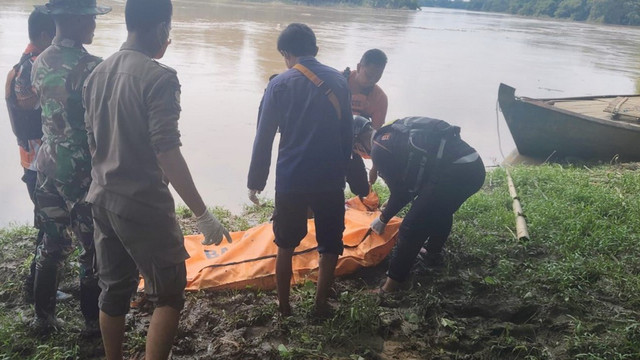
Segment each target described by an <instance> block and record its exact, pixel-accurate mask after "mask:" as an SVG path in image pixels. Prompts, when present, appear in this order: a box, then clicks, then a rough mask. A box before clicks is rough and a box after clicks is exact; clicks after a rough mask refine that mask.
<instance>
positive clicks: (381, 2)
mask: <svg viewBox="0 0 640 360" xmlns="http://www.w3.org/2000/svg"><path fill="white" fill-rule="evenodd" d="M288 2H292V3H297V4H305V5H314V6H320V5H339V4H344V5H350V6H365V7H374V8H387V9H409V10H416V9H419V8H420V6H419V5H418V0H290V1H288Z"/></svg>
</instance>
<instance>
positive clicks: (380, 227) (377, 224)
mask: <svg viewBox="0 0 640 360" xmlns="http://www.w3.org/2000/svg"><path fill="white" fill-rule="evenodd" d="M386 226H387V223H384V222H382V220H380V217H379V216H378V217H377V218H376V219H375V220H373V222H372V223H371V230H372V231H373V232H374V233H376V234H378V235H382V233H383V232H384V228H385V227H386Z"/></svg>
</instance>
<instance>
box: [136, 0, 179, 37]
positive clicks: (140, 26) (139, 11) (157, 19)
mask: <svg viewBox="0 0 640 360" xmlns="http://www.w3.org/2000/svg"><path fill="white" fill-rule="evenodd" d="M172 14H173V5H171V0H127V5H126V6H125V8H124V19H125V22H126V23H127V30H128V31H136V32H146V31H149V30H152V29H154V28H155V27H156V26H157V25H158V24H161V23H163V22H168V21H171V15H172Z"/></svg>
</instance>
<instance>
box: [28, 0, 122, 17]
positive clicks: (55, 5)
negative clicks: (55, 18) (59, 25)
mask: <svg viewBox="0 0 640 360" xmlns="http://www.w3.org/2000/svg"><path fill="white" fill-rule="evenodd" d="M34 7H35V8H36V10H37V11H39V12H41V13H44V14H49V15H63V14H66V15H103V14H106V13H108V12H109V11H111V7H110V6H98V5H97V4H96V0H49V2H48V3H47V4H45V5H35V6H34Z"/></svg>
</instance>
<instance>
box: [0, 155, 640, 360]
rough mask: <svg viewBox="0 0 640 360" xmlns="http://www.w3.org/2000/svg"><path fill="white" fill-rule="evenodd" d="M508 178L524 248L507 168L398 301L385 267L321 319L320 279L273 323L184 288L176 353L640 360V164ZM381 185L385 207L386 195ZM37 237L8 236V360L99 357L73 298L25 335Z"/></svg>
mask: <svg viewBox="0 0 640 360" xmlns="http://www.w3.org/2000/svg"><path fill="white" fill-rule="evenodd" d="M511 174H512V177H513V180H514V182H515V185H516V187H517V190H518V195H519V197H520V200H521V202H522V205H523V208H524V212H525V215H526V216H527V221H528V225H529V233H530V235H531V239H530V240H529V241H524V242H523V241H518V240H517V239H516V238H515V235H514V232H515V229H514V224H515V220H514V215H513V212H512V209H511V198H510V196H509V193H508V189H507V184H506V179H505V173H504V171H503V170H502V169H496V170H494V171H491V172H489V173H488V174H487V180H486V183H485V186H484V188H483V190H482V191H481V192H479V193H478V194H476V195H474V196H473V197H472V198H471V199H469V200H468V201H467V202H466V203H465V204H464V205H463V207H462V208H461V209H460V210H459V211H458V213H457V214H456V217H455V222H454V229H453V233H452V236H451V238H450V239H449V242H448V245H447V249H446V250H447V253H446V263H447V264H446V266H445V267H444V268H443V269H441V270H439V271H434V270H425V269H422V268H420V267H416V269H415V270H416V271H415V273H414V276H413V278H412V280H411V281H410V282H409V284H407V285H408V286H407V287H408V289H407V290H406V291H405V292H403V293H402V294H401V295H400V296H393V297H386V298H384V299H381V301H379V299H378V298H377V297H375V296H372V295H370V294H368V291H369V290H370V289H373V288H375V287H377V286H378V284H379V282H380V281H381V280H382V279H383V277H384V271H385V270H386V264H385V263H383V264H381V265H380V266H378V267H376V268H371V269H362V270H360V271H358V272H356V273H355V274H353V275H350V276H347V277H342V278H340V279H338V280H337V282H336V285H335V297H334V300H333V302H334V304H335V305H336V308H337V310H336V315H335V316H334V317H332V318H330V319H328V320H325V321H317V320H314V319H313V318H311V317H310V316H309V312H310V311H311V306H312V303H313V292H314V288H315V286H313V285H312V284H304V285H300V286H296V287H294V289H293V294H292V298H293V305H294V314H295V316H293V317H291V318H288V319H279V318H278V317H277V316H276V303H275V293H274V292H272V291H269V292H265V291H259V290H255V289H247V290H241V291H224V292H206V291H200V292H196V293H188V294H187V303H186V306H185V309H184V311H183V317H182V321H181V324H180V328H179V331H178V337H177V339H176V342H175V346H174V350H173V358H174V359H211V358H220V359H380V358H398V359H405V358H407V359H408V358H440V359H454V358H472V359H638V358H640V298H639V297H638V296H637V294H638V293H640V246H638V243H639V242H640V221H638V219H639V218H640V164H622V165H600V166H561V165H543V166H536V167H526V166H518V167H514V168H513V169H512V170H511ZM376 188H377V190H378V191H379V192H380V197H381V200H382V201H384V200H385V199H386V197H387V196H388V192H387V191H386V189H384V188H383V187H381V186H378V185H376ZM271 206H272V204H270V205H267V206H266V207H254V206H252V207H248V208H247V209H245V211H244V213H243V214H242V215H241V216H234V215H232V214H230V213H228V212H225V211H224V209H216V211H217V214H218V215H220V216H221V217H223V218H224V220H223V221H225V224H228V226H229V227H231V230H242V229H245V228H246V227H248V226H251V225H252V224H253V223H255V222H260V221H264V220H265V219H268V217H269V215H270V211H271V209H272V207H271ZM179 215H180V216H181V217H182V218H183V219H184V220H185V221H188V219H189V216H190V214H189V213H188V212H187V211H185V210H180V211H179ZM34 235H35V234H34V232H33V231H31V229H29V228H27V227H16V228H12V229H5V230H0V360H6V359H94V358H99V356H100V354H101V353H100V351H101V350H100V348H101V345H100V342H99V340H98V341H89V340H86V339H82V338H81V337H80V335H79V329H80V323H81V320H80V318H79V311H78V309H77V307H78V303H77V300H73V301H72V302H70V303H64V304H62V306H61V307H60V313H59V315H60V317H61V318H63V319H64V320H65V321H67V324H68V327H67V332H66V333H62V334H56V335H54V336H53V337H52V338H49V339H44V338H38V337H35V336H34V335H32V334H30V333H29V330H28V327H27V325H26V321H27V320H28V319H30V318H31V317H32V316H33V309H32V307H31V306H29V305H25V304H24V302H23V301H22V300H21V297H20V295H21V293H20V291H21V288H20V287H21V281H22V279H23V276H24V275H25V274H26V271H27V267H28V263H29V256H30V254H31V251H32V246H31V242H30V241H32V239H31V237H33V236H34ZM66 271H67V272H73V271H74V267H73V265H71V266H70V267H69V268H68V269H67V270H66ZM69 278H71V277H70V276H67V279H69ZM65 286H66V287H65V289H67V290H69V291H70V292H71V293H74V294H75V295H77V294H76V293H75V292H74V289H73V286H70V285H65ZM148 312H149V309H148V308H145V307H141V308H138V309H135V310H134V311H133V312H132V316H131V317H130V318H129V319H128V321H127V328H128V334H127V346H128V347H127V353H128V354H129V355H132V354H134V353H136V352H139V351H141V350H142V349H143V348H144V342H143V341H142V339H143V338H144V334H145V327H146V322H147V321H148V319H149V317H148Z"/></svg>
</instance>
